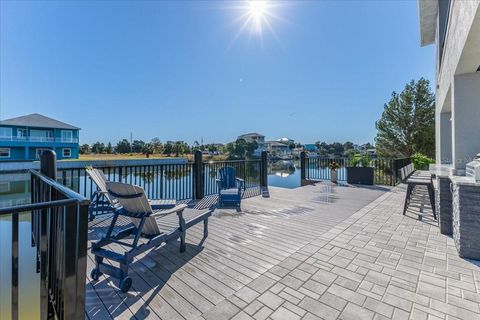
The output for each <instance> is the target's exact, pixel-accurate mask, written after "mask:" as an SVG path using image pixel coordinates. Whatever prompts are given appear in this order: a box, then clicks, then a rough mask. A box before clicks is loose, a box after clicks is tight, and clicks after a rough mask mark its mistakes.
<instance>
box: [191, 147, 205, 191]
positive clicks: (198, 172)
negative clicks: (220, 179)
mask: <svg viewBox="0 0 480 320" xmlns="http://www.w3.org/2000/svg"><path fill="white" fill-rule="evenodd" d="M193 170H194V176H193V178H194V180H195V183H194V185H195V199H203V195H204V190H203V187H204V186H203V161H202V151H200V150H196V151H195V156H194V164H193Z"/></svg>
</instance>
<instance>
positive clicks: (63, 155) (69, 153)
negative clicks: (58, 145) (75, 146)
mask: <svg viewBox="0 0 480 320" xmlns="http://www.w3.org/2000/svg"><path fill="white" fill-rule="evenodd" d="M67 150H68V156H66V155H65V151H67ZM62 157H63V158H71V157H72V149H71V148H63V149H62Z"/></svg>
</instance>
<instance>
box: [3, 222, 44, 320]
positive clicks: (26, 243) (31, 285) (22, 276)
mask: <svg viewBox="0 0 480 320" xmlns="http://www.w3.org/2000/svg"><path fill="white" fill-rule="evenodd" d="M30 217H31V216H30V213H23V214H20V215H19V235H18V237H19V244H18V248H19V249H18V250H19V261H18V264H19V269H18V276H19V278H18V285H19V288H18V301H19V319H38V318H39V314H40V275H39V274H38V273H37V272H36V248H34V247H32V245H31V241H32V240H31V239H32V237H31V222H30ZM0 242H1V246H0V319H2V320H3V319H11V312H12V310H11V303H12V302H11V298H12V295H11V292H12V289H11V283H12V264H11V263H12V258H11V256H12V220H11V216H7V217H3V218H1V217H0Z"/></svg>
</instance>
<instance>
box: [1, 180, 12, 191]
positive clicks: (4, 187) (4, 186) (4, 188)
mask: <svg viewBox="0 0 480 320" xmlns="http://www.w3.org/2000/svg"><path fill="white" fill-rule="evenodd" d="M8 192H10V182H9V181H3V182H0V193H8Z"/></svg>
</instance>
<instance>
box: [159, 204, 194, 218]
mask: <svg viewBox="0 0 480 320" xmlns="http://www.w3.org/2000/svg"><path fill="white" fill-rule="evenodd" d="M186 207H187V205H186V204H180V205H178V206H175V207H173V208H171V209H166V210H155V211H154V212H153V213H152V214H151V215H150V216H151V217H159V216H160V217H161V216H166V215H169V214H172V213H176V212H179V211H183V210H185V208H186Z"/></svg>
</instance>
